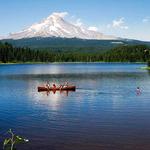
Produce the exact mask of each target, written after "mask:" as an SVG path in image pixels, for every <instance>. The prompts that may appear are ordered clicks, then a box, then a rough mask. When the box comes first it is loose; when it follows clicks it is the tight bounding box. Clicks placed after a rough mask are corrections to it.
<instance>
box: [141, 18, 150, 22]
mask: <svg viewBox="0 0 150 150" xmlns="http://www.w3.org/2000/svg"><path fill="white" fill-rule="evenodd" d="M149 21H150V17H145V18H143V20H142V22H143V23H147V22H149Z"/></svg>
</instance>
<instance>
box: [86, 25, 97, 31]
mask: <svg viewBox="0 0 150 150" xmlns="http://www.w3.org/2000/svg"><path fill="white" fill-rule="evenodd" d="M88 30H91V31H98V28H97V27H94V26H91V27H88Z"/></svg>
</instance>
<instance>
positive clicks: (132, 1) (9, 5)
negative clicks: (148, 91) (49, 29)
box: [0, 0, 150, 41]
mask: <svg viewBox="0 0 150 150" xmlns="http://www.w3.org/2000/svg"><path fill="white" fill-rule="evenodd" d="M149 6H150V1H149V0H0V36H3V35H7V34H8V33H10V32H17V31H20V30H22V29H24V28H26V27H28V26H30V25H31V24H33V23H36V22H39V21H40V20H42V19H43V18H46V17H47V16H49V15H50V14H52V13H53V12H68V16H67V17H66V19H67V20H69V21H74V22H75V21H78V22H80V23H82V24H84V25H85V26H88V27H94V29H97V30H98V31H100V32H102V33H105V34H109V35H114V36H119V37H124V38H134V39H140V40H147V41H150V9H149Z"/></svg>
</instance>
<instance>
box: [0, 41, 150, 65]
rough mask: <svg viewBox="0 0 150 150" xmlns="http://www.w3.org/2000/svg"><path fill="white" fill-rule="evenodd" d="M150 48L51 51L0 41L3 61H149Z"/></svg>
mask: <svg viewBox="0 0 150 150" xmlns="http://www.w3.org/2000/svg"><path fill="white" fill-rule="evenodd" d="M149 59H150V48H149V47H148V46H146V45H130V46H126V45H122V46H117V47H115V48H112V49H109V50H107V51H104V52H101V51H97V52H95V51H94V52H92V51H91V52H84V51H82V50H81V51H79V50H77V51H73V50H69V51H68V50H67V51H56V52H55V51H51V50H50V49H49V50H33V49H30V48H22V47H14V46H12V45H11V44H9V43H7V42H6V43H0V62H1V63H27V62H31V63H32V62H33V63H34V62H35V63H36V62H147V61H148V60H149Z"/></svg>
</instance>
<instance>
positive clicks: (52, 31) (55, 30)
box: [7, 13, 117, 40]
mask: <svg viewBox="0 0 150 150" xmlns="http://www.w3.org/2000/svg"><path fill="white" fill-rule="evenodd" d="M59 14H60V13H53V14H51V15H50V16H49V17H47V18H46V19H44V20H43V21H41V22H40V23H35V24H33V25H31V26H30V27H29V28H27V29H24V30H22V31H20V32H17V33H11V34H9V36H8V37H7V39H22V38H33V37H62V38H81V39H99V40H104V39H105V40H106V39H108V40H109V39H117V38H116V37H114V36H109V35H104V34H103V33H100V32H97V31H94V30H89V29H88V28H86V27H83V26H78V25H74V24H72V23H69V22H68V21H66V20H64V18H63V17H62V16H61V15H59Z"/></svg>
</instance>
